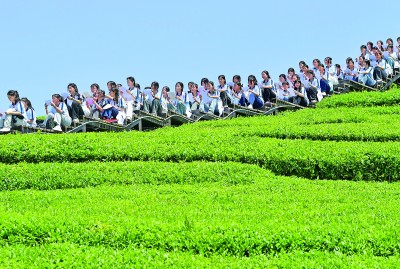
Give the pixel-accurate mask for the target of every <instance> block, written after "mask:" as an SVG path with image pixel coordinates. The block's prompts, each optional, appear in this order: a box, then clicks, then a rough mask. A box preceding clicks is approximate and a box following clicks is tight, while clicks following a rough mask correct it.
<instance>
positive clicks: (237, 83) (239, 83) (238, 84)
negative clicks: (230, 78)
mask: <svg viewBox="0 0 400 269" xmlns="http://www.w3.org/2000/svg"><path fill="white" fill-rule="evenodd" d="M235 85H237V86H239V87H240V88H242V87H243V84H242V83H241V82H236V83H235V84H234V86H235Z"/></svg>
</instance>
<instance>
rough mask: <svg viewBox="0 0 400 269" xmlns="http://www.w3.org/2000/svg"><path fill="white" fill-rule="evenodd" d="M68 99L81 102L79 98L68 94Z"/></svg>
mask: <svg viewBox="0 0 400 269" xmlns="http://www.w3.org/2000/svg"><path fill="white" fill-rule="evenodd" d="M68 99H69V100H72V101H74V102H77V103H78V104H80V105H81V104H82V101H81V100H79V99H76V98H75V97H73V96H68Z"/></svg>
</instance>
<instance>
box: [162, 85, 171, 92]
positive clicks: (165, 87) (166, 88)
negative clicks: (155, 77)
mask: <svg viewBox="0 0 400 269" xmlns="http://www.w3.org/2000/svg"><path fill="white" fill-rule="evenodd" d="M164 89H165V91H166V92H169V91H170V89H169V87H168V86H164V87H162V90H164Z"/></svg>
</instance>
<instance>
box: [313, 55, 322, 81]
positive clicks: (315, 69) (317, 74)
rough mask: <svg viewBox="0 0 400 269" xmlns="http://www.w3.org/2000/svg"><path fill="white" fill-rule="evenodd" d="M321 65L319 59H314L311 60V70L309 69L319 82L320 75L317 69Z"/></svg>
mask: <svg viewBox="0 0 400 269" xmlns="http://www.w3.org/2000/svg"><path fill="white" fill-rule="evenodd" d="M320 64H321V61H320V60H319V59H314V60H313V68H312V69H311V70H312V71H314V76H315V77H316V78H317V79H318V80H320V79H321V75H320V73H319V69H318V66H319V65H320Z"/></svg>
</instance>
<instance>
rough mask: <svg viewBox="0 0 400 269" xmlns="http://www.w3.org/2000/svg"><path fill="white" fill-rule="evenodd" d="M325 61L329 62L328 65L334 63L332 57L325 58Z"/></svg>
mask: <svg viewBox="0 0 400 269" xmlns="http://www.w3.org/2000/svg"><path fill="white" fill-rule="evenodd" d="M325 61H326V62H328V64H331V63H332V58H331V57H329V56H328V57H325Z"/></svg>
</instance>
